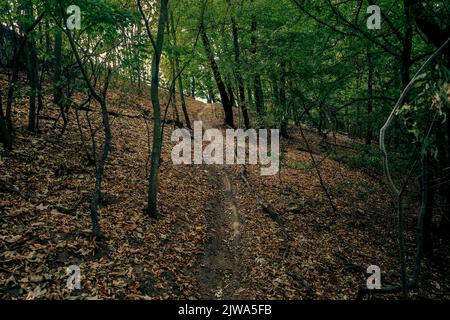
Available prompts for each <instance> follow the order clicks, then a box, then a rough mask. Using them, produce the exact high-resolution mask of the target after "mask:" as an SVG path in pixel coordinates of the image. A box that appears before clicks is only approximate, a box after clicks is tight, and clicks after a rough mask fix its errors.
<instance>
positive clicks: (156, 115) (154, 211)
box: [147, 0, 168, 218]
mask: <svg viewBox="0 0 450 320" xmlns="http://www.w3.org/2000/svg"><path fill="white" fill-rule="evenodd" d="M167 15H168V0H161V8H160V15H159V22H158V34H157V38H156V43H155V47H154V53H153V59H152V82H151V88H150V94H151V100H152V105H153V119H154V120H153V146H152V155H151V164H150V175H149V178H148V207H147V212H148V214H149V216H150V217H151V218H157V217H158V215H159V214H158V208H157V197H158V187H159V177H158V176H159V166H160V160H161V148H162V137H161V106H160V102H159V68H160V62H161V53H162V47H163V40H164V27H165V24H166V20H167ZM148 31H149V30H148Z"/></svg>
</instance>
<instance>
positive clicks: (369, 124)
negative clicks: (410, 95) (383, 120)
mask: <svg viewBox="0 0 450 320" xmlns="http://www.w3.org/2000/svg"><path fill="white" fill-rule="evenodd" d="M367 64H368V68H369V74H368V78H367V92H368V95H369V97H368V98H369V100H368V101H367V121H366V123H367V132H366V145H368V146H369V145H371V144H372V140H373V127H372V119H371V117H372V110H373V100H372V97H373V69H374V65H373V61H372V54H371V53H370V49H369V48H367Z"/></svg>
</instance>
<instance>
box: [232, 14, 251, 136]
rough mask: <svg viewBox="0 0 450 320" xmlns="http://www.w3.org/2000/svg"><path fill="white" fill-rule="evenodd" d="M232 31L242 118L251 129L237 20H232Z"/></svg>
mask: <svg viewBox="0 0 450 320" xmlns="http://www.w3.org/2000/svg"><path fill="white" fill-rule="evenodd" d="M231 24H232V30H233V44H234V60H235V63H236V70H235V72H236V79H237V82H238V90H239V99H240V107H241V112H242V117H243V118H244V126H245V128H246V129H248V128H250V119H249V117H248V110H247V104H246V102H245V87H244V80H243V79H242V74H241V49H240V46H239V32H238V28H237V25H236V20H235V19H234V18H231Z"/></svg>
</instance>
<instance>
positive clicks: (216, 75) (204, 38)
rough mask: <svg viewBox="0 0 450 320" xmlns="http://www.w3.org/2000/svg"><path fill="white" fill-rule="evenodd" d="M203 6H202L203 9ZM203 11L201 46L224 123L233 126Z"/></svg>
mask: <svg viewBox="0 0 450 320" xmlns="http://www.w3.org/2000/svg"><path fill="white" fill-rule="evenodd" d="M204 9H205V8H203V10H204ZM203 14H204V12H202V15H201V19H200V34H201V37H202V42H203V47H204V48H205V51H206V55H207V57H208V60H209V62H210V65H211V70H212V72H213V75H214V79H215V80H216V84H217V88H218V89H219V93H220V98H221V100H222V105H223V109H224V112H225V123H226V124H227V125H228V126H230V127H232V128H234V119H233V105H232V104H231V101H230V98H229V96H228V93H227V89H226V87H225V84H224V82H223V80H222V76H221V74H220V71H219V66H218V65H217V62H216V60H215V58H214V53H213V51H212V48H211V44H210V42H209V39H208V35H207V34H206V30H205V23H204V16H203Z"/></svg>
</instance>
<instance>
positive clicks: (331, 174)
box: [0, 74, 450, 299]
mask: <svg viewBox="0 0 450 320" xmlns="http://www.w3.org/2000/svg"><path fill="white" fill-rule="evenodd" d="M0 88H1V91H2V92H6V89H7V76H6V75H5V74H1V75H0ZM47 89H48V88H47ZM130 91H131V90H128V89H127V88H123V87H120V86H117V85H116V86H113V88H112V89H111V93H110V95H109V98H108V101H109V110H110V111H112V112H113V114H112V115H111V126H112V131H113V148H112V152H111V155H110V158H109V160H108V163H107V168H106V173H105V180H104V185H103V195H102V201H101V208H100V210H99V212H100V224H101V227H102V231H103V233H104V234H105V236H106V239H105V240H104V241H102V242H96V241H92V239H91V238H90V235H89V232H90V219H89V201H90V196H91V193H92V189H93V186H94V172H95V168H94V166H93V165H92V163H91V162H90V161H89V157H88V154H90V153H91V150H92V147H91V141H90V128H89V127H90V126H89V122H90V123H91V128H92V129H93V130H94V131H96V148H97V149H96V150H97V153H98V152H99V149H100V146H101V142H102V130H101V117H100V114H99V107H98V106H97V105H95V104H92V105H91V106H90V108H91V110H92V111H90V112H87V111H78V116H79V123H80V126H78V125H77V119H76V114H75V110H73V109H72V110H71V111H70V115H69V124H68V128H67V131H66V132H65V134H64V135H63V136H60V135H59V133H60V130H61V126H62V121H61V119H59V120H58V121H57V119H58V114H59V112H58V109H57V107H56V106H54V105H53V104H52V103H51V96H50V95H46V96H45V102H46V107H45V109H44V110H43V111H42V112H41V122H40V129H41V131H40V132H39V134H37V135H35V134H31V133H29V132H27V131H26V119H27V103H28V99H27V98H17V99H16V104H15V106H14V124H15V129H16V141H15V145H14V149H13V150H12V151H6V150H0V155H1V157H0V183H1V185H0V226H1V227H0V298H2V299H114V298H115V299H181V298H185V299H205V298H211V299H230V298H235V299H355V298H356V295H357V292H358V288H360V287H364V286H365V284H366V279H367V277H368V275H367V274H366V269H367V267H368V266H370V265H378V266H379V267H380V268H381V272H382V284H383V286H388V285H393V284H397V283H399V273H398V270H399V263H398V246H397V241H396V218H395V217H396V211H395V204H394V202H393V199H392V198H391V196H390V194H389V192H388V191H387V188H386V185H385V183H384V181H383V178H382V175H380V174H374V173H373V172H368V171H367V170H365V168H355V167H353V166H352V167H351V166H348V165H347V164H345V163H343V162H342V161H337V160H334V158H333V157H330V156H329V154H328V153H323V152H322V151H321V149H320V148H319V145H320V140H321V138H320V137H319V136H318V135H317V134H316V133H314V132H313V131H310V130H307V129H306V128H305V129H304V132H305V135H306V137H307V140H308V141H309V144H310V146H311V148H312V149H313V153H314V157H315V161H316V162H317V164H318V169H319V170H320V173H321V175H322V177H323V180H324V183H325V185H326V187H327V189H328V191H329V192H330V194H331V196H332V200H333V205H334V207H335V208H336V210H333V209H332V206H331V205H330V203H329V200H328V198H327V197H326V195H325V193H324V190H323V188H322V187H321V184H320V181H319V179H318V176H317V172H316V169H315V166H314V165H313V164H312V162H311V158H310V154H309V153H308V152H306V151H305V150H307V146H306V144H305V141H304V139H302V136H301V134H300V131H299V129H298V128H295V127H292V128H291V131H290V139H282V142H281V145H282V146H281V149H282V154H283V156H282V168H281V171H280V173H279V174H278V175H275V176H270V177H261V175H260V172H259V169H260V167H259V166H250V165H247V166H245V170H244V171H243V170H242V169H243V168H242V167H240V166H216V165H215V166H208V165H178V166H176V165H173V164H172V161H171V149H172V148H171V147H172V146H173V145H174V143H173V142H171V139H170V138H171V132H172V130H173V127H172V125H171V124H167V125H166V130H165V132H164V147H163V155H162V163H161V177H160V193H159V205H160V213H161V216H160V218H159V219H158V220H151V219H149V218H148V217H147V216H146V215H145V214H144V208H145V206H146V195H147V169H146V168H148V163H149V160H148V158H149V146H151V144H150V143H151V135H152V118H151V104H150V102H149V98H148V97H147V96H146V95H134V94H131V93H130ZM74 99H75V100H76V101H78V102H81V101H83V100H84V97H83V95H82V94H81V93H76V94H75V96H74ZM163 102H164V101H163ZM188 109H189V112H190V114H191V118H192V119H196V120H202V121H203V122H204V126H205V127H206V128H208V127H215V128H221V129H225V128H224V127H223V124H222V120H221V119H222V112H221V109H220V106H218V105H209V104H204V103H201V102H198V101H193V100H190V99H188ZM170 117H171V113H169V118H170ZM87 119H89V122H88V121H87ZM80 128H81V131H80V130H79V129H80ZM331 141H332V139H330V142H331ZM337 142H338V143H337V144H339V145H344V146H349V147H350V146H351V142H350V139H349V138H348V137H346V136H344V135H338V136H337ZM348 150H350V149H348ZM348 150H347V148H341V149H340V150H339V152H351V151H348ZM243 176H244V177H245V178H246V180H244V179H243ZM247 183H248V184H247ZM258 199H260V200H261V199H263V201H264V202H265V203H267V204H268V205H269V206H270V207H271V208H273V210H274V211H276V213H277V214H278V215H277V217H276V218H274V217H273V216H271V215H270V214H268V213H267V210H263V209H262V208H261V206H260V202H259V201H258ZM416 214H417V213H416V212H415V211H414V210H411V212H409V213H408V216H407V225H408V230H409V232H408V236H407V238H408V239H407V240H408V241H407V244H408V256H409V257H410V258H409V260H408V261H409V265H410V266H411V267H412V265H413V256H414V248H415V236H414V230H415V229H414V228H415V215H416ZM437 248H438V249H437V250H436V252H435V258H434V259H432V260H429V259H425V260H424V264H423V267H424V268H423V272H422V274H421V277H420V281H419V287H418V289H415V290H413V291H412V292H411V296H412V298H413V299H450V279H449V278H448V274H449V271H450V263H449V262H450V260H449V259H450V258H449V252H450V246H449V244H448V243H445V242H443V243H441V244H440V245H439V246H438V247H437ZM71 265H78V266H79V267H80V269H81V285H82V288H81V289H80V290H73V291H72V290H69V289H68V288H67V286H66V283H67V279H68V276H67V274H66V268H67V267H69V266H71ZM409 271H410V273H411V268H410V269H409ZM398 297H399V296H397V295H391V296H384V297H380V298H383V299H384V298H398Z"/></svg>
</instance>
